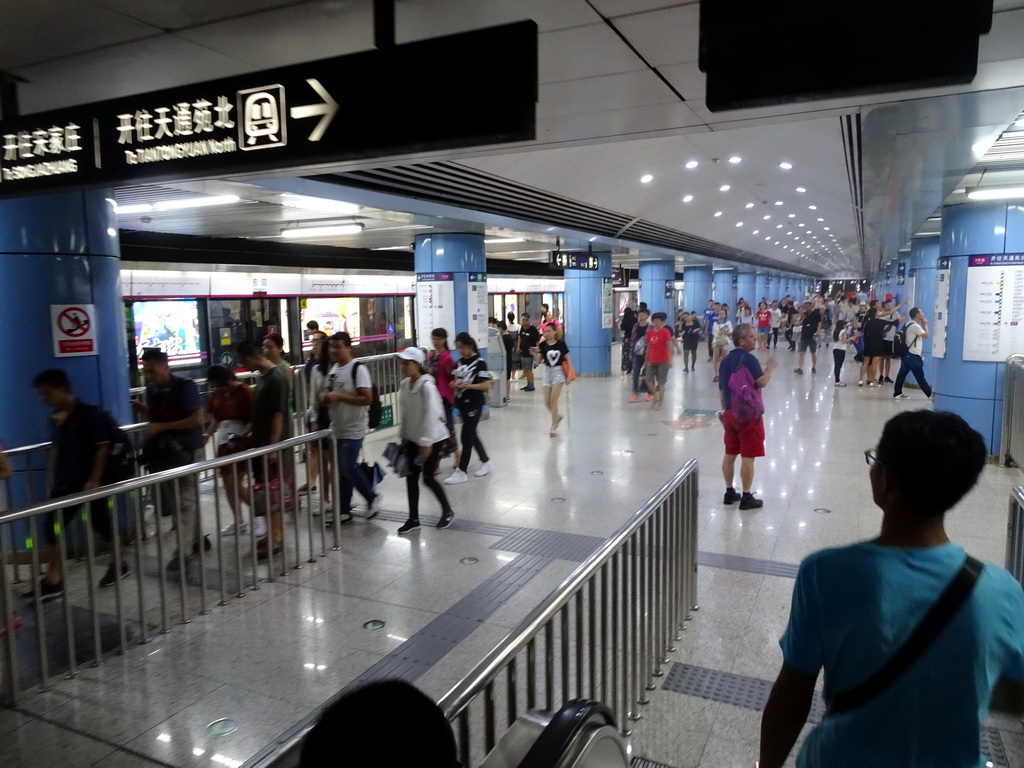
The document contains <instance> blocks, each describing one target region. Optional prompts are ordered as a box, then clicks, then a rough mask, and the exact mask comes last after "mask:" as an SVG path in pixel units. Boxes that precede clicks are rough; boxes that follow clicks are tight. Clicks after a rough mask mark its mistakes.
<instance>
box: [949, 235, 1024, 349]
mask: <svg viewBox="0 0 1024 768" xmlns="http://www.w3.org/2000/svg"><path fill="white" fill-rule="evenodd" d="M967 307H968V308H969V309H968V311H967V312H965V313H964V360H977V361H982V362H990V363H1001V362H1004V361H1005V360H1006V358H1007V357H1009V356H1010V355H1011V354H1013V353H1015V352H1021V351H1022V350H1024V253H1005V254H994V255H991V256H970V257H969V258H968V260H967Z"/></svg>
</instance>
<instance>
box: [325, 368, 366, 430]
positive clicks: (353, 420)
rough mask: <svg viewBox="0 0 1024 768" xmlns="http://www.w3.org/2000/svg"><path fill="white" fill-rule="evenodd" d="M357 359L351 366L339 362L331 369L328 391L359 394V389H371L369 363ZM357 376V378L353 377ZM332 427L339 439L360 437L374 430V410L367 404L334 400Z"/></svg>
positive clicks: (331, 409)
mask: <svg viewBox="0 0 1024 768" xmlns="http://www.w3.org/2000/svg"><path fill="white" fill-rule="evenodd" d="M357 362H358V361H357V360H352V361H350V362H349V364H348V365H338V364H337V363H335V364H334V365H333V366H331V370H329V371H328V372H327V381H326V382H324V389H323V391H324V392H343V393H344V394H346V395H353V396H354V395H356V394H358V393H357V391H356V390H358V389H369V388H370V387H372V386H373V380H372V379H371V378H370V371H369V369H368V368H367V367H366V365H365V364H363V363H360V364H359V367H358V369H357V368H356V363H357ZM353 376H354V377H355V379H354V380H353ZM330 411H331V429H332V430H333V431H334V436H335V437H336V438H337V439H338V440H359V439H361V438H363V437H366V433H367V432H369V431H370V409H369V408H368V407H367V406H365V405H349V404H348V403H331V406H330Z"/></svg>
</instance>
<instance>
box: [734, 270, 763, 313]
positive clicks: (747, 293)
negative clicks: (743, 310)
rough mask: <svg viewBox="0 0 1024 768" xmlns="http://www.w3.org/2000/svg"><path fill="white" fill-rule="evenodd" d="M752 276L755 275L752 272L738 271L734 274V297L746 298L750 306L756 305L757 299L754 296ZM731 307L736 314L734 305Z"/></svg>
mask: <svg viewBox="0 0 1024 768" xmlns="http://www.w3.org/2000/svg"><path fill="white" fill-rule="evenodd" d="M754 278H755V275H754V273H753V272H740V273H739V274H738V275H737V276H736V298H737V300H739V299H746V300H747V301H748V302H749V303H750V305H751V306H753V307H756V306H757V299H756V298H755V297H754V293H755V290H756V289H755V287H754ZM732 309H733V310H734V311H733V314H736V313H735V305H733V306H732Z"/></svg>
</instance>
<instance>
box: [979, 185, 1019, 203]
mask: <svg viewBox="0 0 1024 768" xmlns="http://www.w3.org/2000/svg"><path fill="white" fill-rule="evenodd" d="M967 197H968V199H969V200H1010V199H1012V198H1017V197H1024V187H991V188H985V189H979V188H978V187H975V188H973V189H968V190H967Z"/></svg>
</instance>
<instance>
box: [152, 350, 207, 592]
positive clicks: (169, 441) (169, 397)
mask: <svg viewBox="0 0 1024 768" xmlns="http://www.w3.org/2000/svg"><path fill="white" fill-rule="evenodd" d="M142 373H143V375H144V376H145V377H146V382H147V384H146V401H145V403H136V404H135V405H136V407H138V408H140V409H141V410H142V411H143V412H144V413H146V414H147V416H148V417H149V426H147V427H146V442H145V443H144V444H143V446H142V459H143V461H144V462H145V463H146V464H147V465H148V467H149V471H150V473H155V472H162V471H164V470H166V469H174V468H176V467H183V466H186V465H188V464H193V463H195V462H197V461H202V460H203V429H202V427H203V407H202V402H201V401H200V399H199V389H198V388H197V387H196V385H195V382H194V381H192V380H191V379H184V378H181V377H180V376H175V375H174V374H172V373H171V367H170V363H169V362H168V360H167V353H166V352H164V351H163V350H161V349H158V348H156V347H150V348H149V349H147V350H145V351H144V352H143V353H142ZM159 496H160V507H159V509H160V513H161V515H163V516H164V517H171V516H174V515H175V513H177V517H176V518H175V519H176V521H177V525H178V530H179V531H180V533H181V541H182V543H183V544H184V546H185V547H186V552H185V557H189V556H191V555H195V554H197V553H198V552H199V541H200V538H202V539H203V547H204V549H205V550H207V551H209V549H210V546H211V545H210V540H209V538H203V537H201V535H200V534H201V530H202V520H201V519H200V514H199V487H198V478H196V477H183V478H179V479H178V480H172V481H170V482H166V483H162V484H161V485H160V487H159ZM181 562H182V553H181V552H176V553H175V554H174V556H173V557H172V558H171V560H170V561H169V562H168V563H167V571H168V572H169V573H177V572H178V571H179V570H180V568H181Z"/></svg>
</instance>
